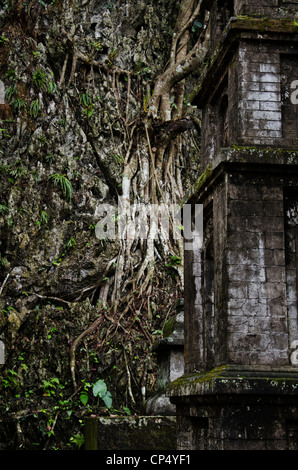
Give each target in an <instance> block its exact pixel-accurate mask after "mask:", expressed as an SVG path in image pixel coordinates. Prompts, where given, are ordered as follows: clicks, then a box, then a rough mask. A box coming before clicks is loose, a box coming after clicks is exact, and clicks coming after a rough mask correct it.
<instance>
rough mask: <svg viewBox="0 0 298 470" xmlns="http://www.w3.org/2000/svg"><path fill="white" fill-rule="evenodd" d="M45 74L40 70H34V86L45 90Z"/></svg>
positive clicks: (46, 79)
mask: <svg viewBox="0 0 298 470" xmlns="http://www.w3.org/2000/svg"><path fill="white" fill-rule="evenodd" d="M47 81H48V78H47V75H46V74H45V73H44V72H42V71H41V70H36V72H34V74H33V83H34V84H35V85H36V87H38V88H40V89H42V90H45V89H46V87H47Z"/></svg>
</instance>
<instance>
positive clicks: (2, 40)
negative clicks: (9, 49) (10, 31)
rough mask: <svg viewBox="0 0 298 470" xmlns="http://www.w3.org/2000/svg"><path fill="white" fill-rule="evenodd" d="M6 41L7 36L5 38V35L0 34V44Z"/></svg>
mask: <svg viewBox="0 0 298 470" xmlns="http://www.w3.org/2000/svg"><path fill="white" fill-rule="evenodd" d="M8 42H9V39H8V38H6V37H5V36H0V44H7V43H8Z"/></svg>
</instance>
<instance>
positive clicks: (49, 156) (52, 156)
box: [46, 153, 56, 163]
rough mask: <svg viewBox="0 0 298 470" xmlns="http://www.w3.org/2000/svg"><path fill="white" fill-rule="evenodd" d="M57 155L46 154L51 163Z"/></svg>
mask: <svg viewBox="0 0 298 470" xmlns="http://www.w3.org/2000/svg"><path fill="white" fill-rule="evenodd" d="M55 158H56V157H55V155H53V154H52V153H51V154H49V155H47V156H46V161H47V162H49V163H53V161H54V160H55Z"/></svg>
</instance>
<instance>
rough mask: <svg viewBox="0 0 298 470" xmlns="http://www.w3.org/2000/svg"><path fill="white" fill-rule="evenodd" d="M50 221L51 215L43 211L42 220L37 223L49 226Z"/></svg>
mask: <svg viewBox="0 0 298 470" xmlns="http://www.w3.org/2000/svg"><path fill="white" fill-rule="evenodd" d="M48 221H49V214H48V213H47V212H46V211H41V214H40V220H38V221H37V225H39V226H41V225H42V224H45V225H46V224H47V223H48Z"/></svg>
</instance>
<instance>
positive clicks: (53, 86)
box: [48, 81, 57, 95]
mask: <svg viewBox="0 0 298 470" xmlns="http://www.w3.org/2000/svg"><path fill="white" fill-rule="evenodd" d="M56 91H57V85H56V83H55V82H52V81H50V82H49V83H48V92H49V93H50V94H51V95H53V94H54V93H56Z"/></svg>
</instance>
